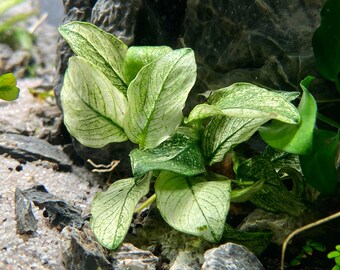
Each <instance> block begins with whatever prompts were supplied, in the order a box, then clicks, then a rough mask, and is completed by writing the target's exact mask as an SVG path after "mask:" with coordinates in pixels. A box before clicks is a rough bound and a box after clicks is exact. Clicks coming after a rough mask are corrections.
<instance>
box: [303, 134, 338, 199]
mask: <svg viewBox="0 0 340 270" xmlns="http://www.w3.org/2000/svg"><path fill="white" fill-rule="evenodd" d="M338 144H339V135H338V134H337V133H336V132H332V131H328V130H315V132H314V140H313V150H312V152H311V153H309V154H308V155H303V156H300V164H301V167H302V170H303V173H304V176H305V178H306V181H307V183H308V184H310V185H311V186H313V187H314V188H316V189H317V190H319V191H320V192H323V193H325V194H332V193H335V192H336V190H337V185H338V176H337V172H336V167H335V155H336V150H337V146H338Z"/></svg>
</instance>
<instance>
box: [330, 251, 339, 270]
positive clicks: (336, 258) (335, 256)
mask: <svg viewBox="0 0 340 270" xmlns="http://www.w3.org/2000/svg"><path fill="white" fill-rule="evenodd" d="M327 258H328V259H334V261H335V265H334V267H333V268H332V270H340V245H337V246H336V247H335V250H333V251H331V252H329V253H328V254H327Z"/></svg>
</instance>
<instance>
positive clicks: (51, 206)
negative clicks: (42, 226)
mask: <svg viewBox="0 0 340 270" xmlns="http://www.w3.org/2000/svg"><path fill="white" fill-rule="evenodd" d="M23 194H24V196H25V197H26V198H27V199H29V200H30V201H32V202H33V203H34V204H35V205H37V206H39V207H40V208H41V209H43V208H45V211H46V212H45V213H44V214H46V217H48V219H49V222H50V224H51V225H52V226H54V227H57V228H60V229H62V228H64V227H65V226H68V225H70V226H74V227H76V228H81V227H82V226H83V223H84V219H83V218H82V216H81V209H80V208H79V207H75V206H73V205H71V204H69V203H67V202H66V201H64V200H63V199H61V198H59V197H57V196H55V195H53V194H51V193H48V191H47V190H46V188H45V187H44V186H43V185H36V186H33V187H32V188H30V189H26V190H24V191H23Z"/></svg>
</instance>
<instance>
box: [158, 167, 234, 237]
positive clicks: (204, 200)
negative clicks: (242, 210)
mask: <svg viewBox="0 0 340 270" xmlns="http://www.w3.org/2000/svg"><path fill="white" fill-rule="evenodd" d="M155 190H156V198H157V207H158V208H159V210H160V213H161V215H162V217H163V218H164V220H165V221H166V222H167V223H168V224H169V225H170V226H172V227H173V228H175V229H176V230H179V231H181V232H184V233H188V234H192V235H195V236H199V237H202V238H204V239H206V240H208V241H210V242H214V243H217V242H219V241H220V239H221V237H222V234H223V231H224V225H225V220H226V217H227V213H228V210H229V204H230V181H229V180H226V181H220V180H219V181H207V180H206V179H205V178H204V177H186V176H183V175H179V174H175V173H172V172H165V171H162V172H161V173H160V174H159V176H158V178H157V180H156V183H155Z"/></svg>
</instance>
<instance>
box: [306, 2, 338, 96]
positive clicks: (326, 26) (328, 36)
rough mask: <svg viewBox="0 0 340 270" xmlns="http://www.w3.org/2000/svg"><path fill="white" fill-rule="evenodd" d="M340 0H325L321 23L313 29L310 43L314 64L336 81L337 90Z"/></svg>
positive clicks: (322, 72) (323, 73) (331, 79)
mask: <svg viewBox="0 0 340 270" xmlns="http://www.w3.org/2000/svg"><path fill="white" fill-rule="evenodd" d="M339 17H340V2H339V1H338V0H327V1H326V3H325V5H324V6H323V8H322V10H321V24H320V27H319V28H318V29H317V30H316V31H315V33H314V35H313V39H312V45H313V50H314V56H315V64H316V67H317V68H318V70H319V71H320V73H321V74H322V75H323V76H324V77H325V78H326V79H328V80H330V81H333V82H335V83H336V85H337V88H338V90H340V89H339V86H340V83H339V72H340V28H339V20H338V18H339Z"/></svg>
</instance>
